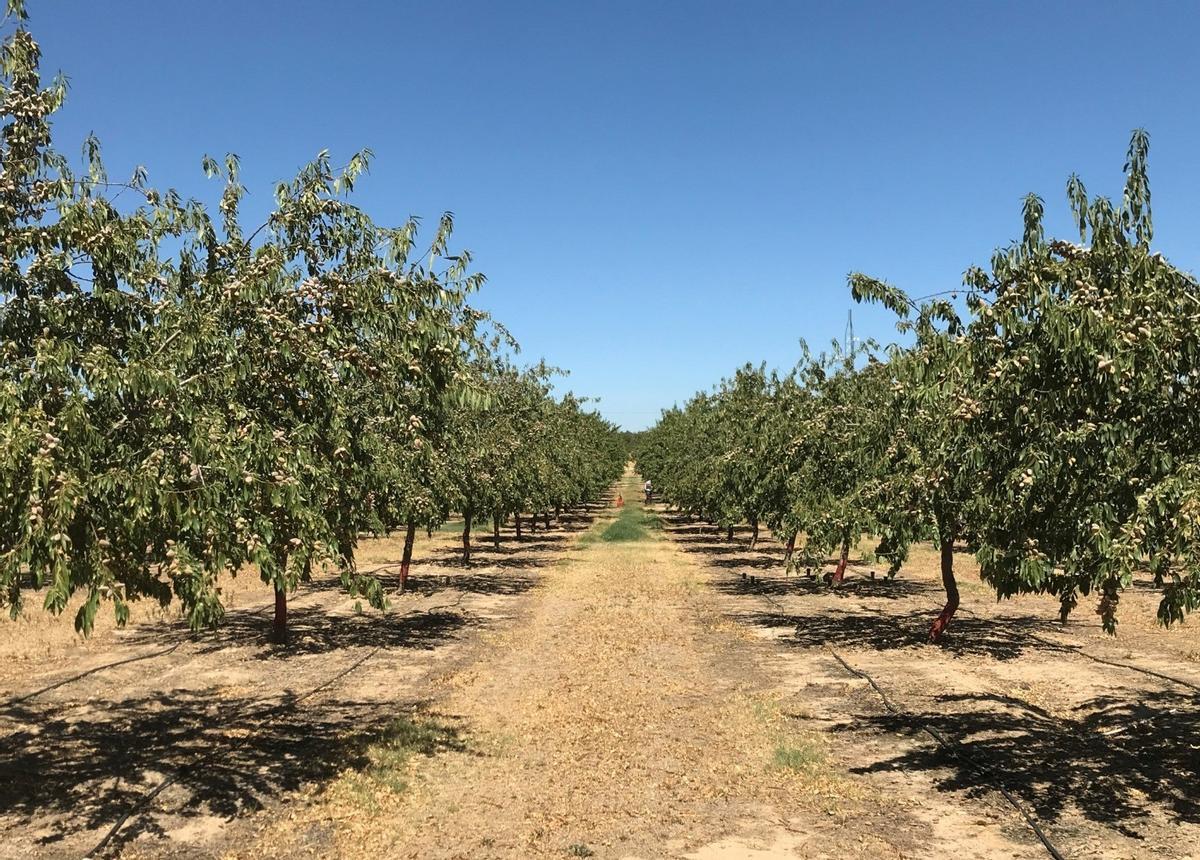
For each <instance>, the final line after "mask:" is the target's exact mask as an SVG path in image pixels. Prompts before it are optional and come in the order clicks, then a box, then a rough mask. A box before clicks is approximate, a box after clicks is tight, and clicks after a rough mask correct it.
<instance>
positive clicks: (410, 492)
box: [0, 2, 624, 632]
mask: <svg viewBox="0 0 1200 860" xmlns="http://www.w3.org/2000/svg"><path fill="white" fill-rule="evenodd" d="M9 5H10V11H13V12H15V13H16V14H17V16H18V18H21V19H23V14H22V10H21V8H20V5H21V4H20V3H13V2H10V4H9ZM0 64H2V68H0V73H2V80H0V99H2V104H0V112H2V113H3V121H2V125H3V130H2V132H0V134H2V139H0V297H2V298H0V302H2V303H0V349H2V350H3V352H2V354H0V367H2V373H0V594H2V595H3V597H2V599H3V601H4V602H5V603H6V604H7V606H8V608H9V609H10V610H11V612H12V614H13V615H14V616H15V615H16V614H18V613H19V612H20V611H21V608H22V598H23V594H24V593H25V591H26V590H27V589H28V588H30V587H33V588H38V589H43V590H44V593H45V605H46V607H47V608H48V609H50V610H52V611H58V612H61V611H62V610H63V609H64V608H65V607H66V606H67V604H68V602H69V601H70V600H71V599H72V596H73V595H75V594H77V593H82V594H84V595H86V598H85V599H84V601H83V603H82V607H81V608H80V609H79V611H78V613H77V615H76V618H75V624H76V626H77V628H78V629H80V630H81V631H85V632H86V631H89V630H90V629H91V627H92V624H93V619H94V617H95V614H96V612H97V610H98V608H99V606H100V604H101V603H102V602H104V601H110V602H111V603H112V605H113V606H114V607H115V611H116V615H117V619H118V621H119V622H122V623H123V621H124V620H125V619H126V618H127V617H128V602H129V601H130V600H133V599H135V598H139V597H150V598H154V599H157V600H159V601H161V602H163V603H164V604H165V603H167V602H169V601H171V600H172V598H175V599H177V600H178V601H180V603H181V605H182V607H183V610H184V612H185V613H186V616H187V618H188V619H189V621H190V623H191V624H192V625H193V626H196V627H199V626H203V625H211V624H215V623H217V622H218V621H219V620H220V619H221V617H222V614H223V609H222V605H221V602H220V593H219V589H218V580H219V578H220V577H221V576H222V575H228V574H236V573H237V572H238V571H239V570H245V569H248V568H251V567H252V568H253V569H256V570H257V572H258V574H259V575H260V576H261V577H262V579H263V580H264V581H265V582H267V583H269V584H271V585H273V586H274V589H275V594H276V625H277V627H278V628H279V630H280V632H282V629H283V625H284V624H285V623H286V610H287V606H286V599H287V594H288V593H289V592H291V591H292V590H294V589H295V588H296V587H297V584H298V583H299V582H301V581H303V580H305V579H307V578H309V577H310V576H312V575H314V573H317V572H320V571H336V572H337V573H339V574H340V576H341V578H342V581H343V583H344V584H345V586H346V588H347V589H348V590H349V591H350V592H351V593H352V594H354V595H362V596H364V597H366V598H367V599H368V600H369V602H370V603H371V604H373V605H375V606H382V605H383V602H384V595H383V590H382V587H381V585H380V583H379V581H378V580H377V579H376V578H375V577H374V576H371V575H368V574H364V573H362V572H360V571H359V570H358V568H357V567H356V565H355V549H356V546H357V545H358V542H359V540H360V537H361V536H362V535H364V534H370V533H381V532H388V531H391V530H393V529H403V530H405V531H406V532H407V536H408V540H407V541H406V546H405V554H404V558H403V563H402V570H401V582H403V580H404V578H405V577H406V575H407V572H408V564H409V561H410V559H411V552H412V538H413V535H414V532H415V530H416V529H417V528H431V527H435V526H437V525H438V524H439V523H440V522H442V521H443V520H445V519H446V518H447V517H448V516H449V514H450V512H451V511H455V512H459V513H462V514H463V515H465V518H466V520H467V528H466V530H465V534H464V548H465V552H466V553H467V554H468V555H469V551H470V525H471V521H472V519H473V518H480V517H484V516H487V517H489V518H492V519H493V520H494V521H495V523H497V524H498V523H499V522H500V521H501V520H503V519H505V518H506V517H508V516H510V515H516V516H518V517H519V516H520V514H521V513H522V512H530V513H538V512H547V511H553V510H555V509H562V508H567V507H570V506H574V505H577V504H579V503H581V502H584V501H587V500H591V499H594V498H596V497H597V496H598V494H599V493H600V492H601V491H602V490H603V489H604V488H605V487H606V486H608V485H609V484H610V483H611V481H613V480H614V479H615V478H616V477H617V476H618V475H619V474H620V471H621V469H622V467H623V463H624V449H623V446H622V444H621V443H620V440H619V437H618V434H617V432H616V430H615V428H614V427H612V426H611V425H609V424H607V423H606V422H604V421H603V420H602V419H601V418H600V417H599V416H598V415H596V414H595V413H594V412H590V411H587V410H586V409H585V406H584V403H583V402H582V401H580V400H578V399H576V398H574V397H571V396H567V397H565V398H555V397H554V396H553V395H552V393H551V387H550V383H549V378H550V373H549V371H548V370H547V369H546V368H545V367H536V368H532V369H529V370H524V371H521V370H518V369H516V368H515V367H513V366H512V365H511V364H510V360H509V359H508V358H507V357H506V356H508V355H510V354H511V353H512V351H513V348H514V347H515V344H513V343H512V341H511V340H510V339H509V338H508V336H507V335H506V333H505V331H504V329H503V328H502V327H501V326H499V325H498V324H496V323H494V322H493V321H491V320H490V319H489V318H488V317H487V316H486V315H485V314H483V313H481V312H479V311H477V310H475V309H473V308H472V307H471V306H470V305H469V304H468V303H467V300H468V296H469V295H470V294H471V293H472V292H473V291H474V290H476V289H477V288H478V287H479V286H480V284H481V283H482V280H483V278H482V276H481V275H479V274H475V273H473V272H472V271H471V258H470V255H469V254H467V253H465V252H458V253H452V251H451V250H450V244H449V243H450V238H451V227H452V222H451V218H450V217H449V216H448V215H447V216H444V217H443V218H442V219H441V221H440V223H439V224H438V225H437V228H436V229H435V230H434V231H433V235H432V238H431V241H430V242H429V244H428V246H427V247H420V248H419V247H418V245H417V241H418V230H417V228H418V224H417V221H416V220H415V219H414V220H410V221H409V222H407V223H405V224H403V225H401V226H400V227H384V226H381V225H379V224H376V223H375V222H374V221H373V220H371V218H370V217H369V216H368V215H367V214H366V213H365V212H363V211H362V210H361V209H359V208H358V207H357V206H355V205H354V204H353V203H352V202H351V199H350V192H351V191H352V190H353V188H354V186H355V183H356V181H357V180H358V179H359V177H360V176H361V175H362V174H363V172H364V171H365V170H366V168H367V164H368V158H369V153H362V154H359V155H357V156H355V157H354V158H352V159H351V160H350V161H349V163H348V164H347V165H345V166H344V167H340V168H335V167H334V166H333V165H332V164H331V162H330V159H329V158H328V157H327V156H326V155H324V154H322V155H321V156H319V157H318V158H317V160H316V161H314V162H313V163H312V164H310V165H308V166H307V167H305V168H304V169H303V170H302V171H300V173H299V175H298V176H297V177H296V178H295V179H294V180H292V181H290V182H286V183H283V184H281V185H279V187H278V188H277V189H276V191H275V197H274V205H273V211H271V212H270V214H269V215H268V216H267V217H266V218H265V219H263V220H262V223H260V224H257V225H256V226H254V227H253V228H250V229H248V228H247V227H246V226H245V225H244V224H243V219H242V217H241V215H240V209H241V203H242V199H243V195H244V189H243V187H242V185H241V184H240V182H239V173H238V162H237V159H236V158H234V157H229V158H227V159H226V160H225V162H224V163H221V164H219V163H217V162H215V161H213V160H212V159H205V162H204V168H205V171H206V172H207V173H208V175H209V176H210V177H216V178H218V179H219V180H220V181H221V182H222V186H221V187H222V193H221V196H220V201H219V204H217V205H215V207H208V206H205V205H203V204H202V203H200V202H196V201H193V200H185V199H183V198H181V196H180V195H178V194H177V193H175V192H173V191H171V192H164V193H160V192H159V191H156V190H155V189H153V188H151V187H149V186H148V185H147V183H146V180H145V176H144V174H143V173H142V172H141V171H139V172H138V173H137V175H135V176H134V177H133V179H132V180H131V181H129V182H127V183H120V182H112V181H109V179H108V177H107V176H106V174H105V170H104V166H103V164H102V162H101V159H100V156H99V148H98V146H97V145H96V144H95V142H94V141H93V140H89V141H87V143H86V144H85V147H84V161H85V164H84V165H83V168H82V169H80V170H78V171H73V170H72V169H71V167H70V166H69V163H68V160H67V159H65V158H64V157H63V156H62V155H60V154H59V153H58V152H57V151H56V150H55V149H54V147H53V146H52V142H51V124H50V119H51V117H52V115H53V114H54V112H55V111H56V110H57V109H58V108H59V107H60V105H61V104H62V102H63V98H64V93H65V83H64V82H63V81H61V80H56V81H54V82H53V83H51V84H50V85H48V86H44V85H43V84H42V82H41V79H40V76H39V50H38V46H37V44H36V42H35V41H34V39H33V38H32V37H31V35H30V34H29V32H28V31H27V30H26V29H25V28H24V25H23V23H21V24H20V26H19V27H18V28H17V29H16V31H15V32H14V33H13V34H12V35H10V36H9V38H7V40H6V41H5V42H4V44H3V48H2V56H0Z"/></svg>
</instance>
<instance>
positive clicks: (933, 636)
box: [929, 537, 958, 642]
mask: <svg viewBox="0 0 1200 860" xmlns="http://www.w3.org/2000/svg"><path fill="white" fill-rule="evenodd" d="M941 557H942V558H941V560H942V588H944V589H945V590H946V605H945V606H944V607H943V608H942V611H941V612H940V613H939V614H938V617H937V618H935V619H934V621H933V624H932V626H930V628H929V641H930V642H937V641H939V640H940V639H941V638H942V634H943V633H945V632H946V628H947V627H948V626H950V619H951V618H953V617H954V613H955V611H956V610H957V609H958V582H957V581H956V580H955V578H954V540H953V538H951V537H943V538H942V546H941Z"/></svg>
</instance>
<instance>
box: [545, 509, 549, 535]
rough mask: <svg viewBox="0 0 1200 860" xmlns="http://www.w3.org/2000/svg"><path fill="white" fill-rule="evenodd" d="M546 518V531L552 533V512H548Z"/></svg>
mask: <svg viewBox="0 0 1200 860" xmlns="http://www.w3.org/2000/svg"><path fill="white" fill-rule="evenodd" d="M544 516H545V518H546V531H550V512H549V511H546V513H545V514H544Z"/></svg>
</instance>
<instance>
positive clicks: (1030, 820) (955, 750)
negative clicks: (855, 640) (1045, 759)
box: [825, 645, 1064, 860]
mask: <svg viewBox="0 0 1200 860" xmlns="http://www.w3.org/2000/svg"><path fill="white" fill-rule="evenodd" d="M825 648H826V649H827V650H828V651H829V653H830V654H831V655H832V656H833V659H835V660H837V661H838V663H840V664H841V665H842V667H843V668H844V669H845V670H846V671H847V672H849V673H850V674H852V675H856V676H858V677H859V678H862V679H863V680H864V681H866V682H867V683H868V684H870V685H871V688H872V689H873V690H874V691H875V692H876V693H877V694H878V695H879V698H880V700H881V701H882V702H883V706H884V707H885V708H887V709H888V710H889V711H890V712H891V713H893V714H895V715H896V716H898V717H903V718H904V719H906V720H907V721H909V722H913V723H917V724H918V725H919V726H920V727H921V730H922V731H923V732H925V733H926V734H927V735H929V736H930V737H931V738H933V739H934V740H935V741H937V742H938V743H939V744H940V745H941V746H942V747H943V748H944V749H946V750H948V751H950V752H951V754H953V755H954V756H956V757H957V758H959V759H960V760H961V761H963V762H964V763H966V764H968V765H970V766H971V767H973V768H975V770H976V772H977V773H978V774H980V775H981V776H985V777H986V776H990V777H991V778H992V783H993V785H995V787H996V788H997V790H999V792H1000V794H1001V795H1003V797H1004V799H1005V800H1007V801H1008V802H1009V804H1010V805H1011V806H1012V808H1013V809H1015V810H1016V811H1017V813H1018V814H1019V815H1020V816H1021V817H1022V818H1023V819H1025V823H1026V824H1028V825H1029V827H1030V829H1032V830H1033V832H1034V833H1035V834H1037V838H1038V839H1039V840H1041V843H1042V845H1044V846H1045V848H1046V850H1047V851H1048V852H1049V853H1050V856H1051V857H1053V858H1054V860H1064V858H1063V856H1062V854H1061V853H1060V852H1059V850H1058V849H1057V848H1055V847H1054V843H1053V842H1051V841H1050V837H1049V836H1047V835H1046V833H1045V832H1044V831H1043V830H1042V828H1041V827H1040V826H1039V825H1038V823H1037V821H1036V820H1035V819H1034V817H1033V816H1032V815H1030V814H1029V812H1028V810H1026V809H1025V807H1024V806H1023V805H1022V804H1021V802H1020V801H1019V800H1017V798H1016V797H1014V796H1013V794H1012V792H1010V791H1009V790H1008V789H1007V788H1005V787H1004V785H1003V784H1002V783H1001V782H1000V781H999V780H998V779H996V775H995V773H994V772H993V771H991V769H990V768H988V767H986V766H984V765H980V764H979V762H977V761H974V760H973V759H971V758H970V757H969V756H967V755H966V754H965V753H964V751H963V748H962V745H961V744H959V743H958V742H956V741H953V740H951V739H950V738H948V737H946V735H944V734H943V733H942V732H941V731H939V730H938V729H936V728H934V727H933V726H931V725H929V724H928V723H925V722H923V721H918V720H917V719H916V717H915V716H913V715H912V714H910V713H909V712H907V711H905V710H904V709H903V708H901V707H899V706H897V705H896V704H895V702H893V701H892V700H891V698H889V697H888V694H887V693H885V692H884V691H883V689H882V688H881V687H880V686H879V685H878V684H877V683H875V679H874V678H872V677H871V676H870V675H868V674H867V673H866V672H864V671H862V670H861V669H856V668H854V667H853V666H851V665H850V664H849V663H847V662H846V661H845V660H843V659H842V656H841V655H840V654H838V653H837V652H836V651H834V650H833V648H831V647H830V646H829V645H826V646H825Z"/></svg>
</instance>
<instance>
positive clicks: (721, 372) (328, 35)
mask: <svg viewBox="0 0 1200 860" xmlns="http://www.w3.org/2000/svg"><path fill="white" fill-rule="evenodd" d="M30 12H31V16H32V22H31V27H32V29H33V31H34V33H35V36H37V37H38V38H39V39H40V41H41V42H42V45H43V49H44V53H45V59H46V65H47V67H48V68H49V69H51V70H53V69H62V70H63V71H65V72H66V73H67V74H68V76H69V77H70V79H71V95H70V99H69V102H68V106H67V108H66V109H65V111H64V112H63V113H62V115H61V117H60V119H59V121H58V124H57V136H58V141H59V145H60V147H61V148H63V149H64V150H65V151H67V152H68V153H74V152H77V151H78V148H77V147H78V144H79V142H80V141H81V140H82V137H83V136H84V135H85V134H86V133H87V132H88V131H94V132H95V133H96V134H97V135H98V136H99V137H100V139H101V141H102V143H103V145H104V153H105V158H106V161H107V162H108V165H109V169H110V174H112V175H124V174H127V173H128V172H129V171H131V170H132V168H133V166H134V165H135V164H139V163H140V164H144V165H145V166H146V167H147V168H148V169H149V171H150V177H151V180H152V182H154V183H155V184H157V185H159V186H164V187H165V186H174V187H177V188H179V189H180V191H182V192H183V193H185V194H188V195H199V194H203V193H205V184H204V179H203V177H202V174H201V172H200V168H199V165H200V158H201V156H202V155H203V154H204V153H211V154H213V155H217V156H219V155H222V154H224V153H225V152H229V151H232V152H236V153H238V154H239V155H240V156H241V157H242V163H243V167H244V174H245V180H246V182H247V184H248V185H249V186H250V188H251V192H252V197H251V200H250V203H249V213H250V214H253V213H254V212H255V211H256V209H255V207H258V210H257V211H265V207H266V206H267V205H268V203H269V200H270V194H271V187H272V183H273V182H274V181H275V180H278V179H283V178H286V177H287V176H289V175H290V174H291V173H292V172H293V171H294V169H295V168H296V167H298V166H299V165H300V164H301V163H302V162H304V161H306V160H308V159H309V158H311V157H312V156H313V155H314V154H315V153H316V152H317V151H318V150H320V149H322V148H328V149H330V150H331V152H332V153H333V155H334V156H335V157H336V158H341V157H348V156H349V155H350V154H351V153H352V152H354V151H356V150H357V149H359V148H361V147H370V148H372V149H373V150H374V151H375V153H376V161H375V163H374V167H373V169H372V172H371V175H370V176H369V177H368V178H367V180H366V181H365V183H364V184H363V185H362V186H361V195H360V197H359V200H360V202H361V203H363V204H364V205H365V207H366V208H367V209H368V211H370V212H371V213H372V214H373V215H374V216H375V218H376V220H379V221H384V222H398V221H400V220H401V219H402V218H404V217H405V216H407V215H408V214H409V213H417V214H422V215H424V216H425V217H426V218H427V220H428V221H429V222H430V223H431V225H432V223H433V222H435V221H436V217H437V215H438V214H439V213H440V212H441V211H442V210H443V209H450V210H453V211H454V212H455V213H456V216H457V223H458V233H457V236H458V239H459V242H460V243H461V245H463V246H466V247H469V248H470V249H471V250H472V251H474V252H475V254H476V259H477V261H478V264H479V268H480V269H481V270H482V271H484V272H485V273H486V274H487V275H488V277H489V279H490V283H489V285H488V287H487V288H486V290H485V292H484V293H483V294H482V295H481V296H480V298H479V304H481V305H482V306H484V307H487V308H488V309H490V310H492V311H494V312H495V313H496V314H497V315H498V316H499V318H500V319H501V320H503V321H504V322H506V323H507V324H508V325H509V326H510V328H511V329H512V330H513V332H514V333H515V334H516V335H517V337H518V339H519V340H520V341H521V343H522V346H523V349H524V357H525V358H526V359H528V360H531V361H532V360H536V359H537V358H539V357H543V356H544V357H545V358H546V359H547V360H548V361H549V362H551V363H553V364H556V365H559V366H561V367H565V368H569V369H570V370H571V371H572V375H571V377H570V379H569V381H568V384H569V386H570V387H571V388H573V389H575V390H576V391H578V392H580V393H583V394H590V395H595V396H598V397H600V398H601V407H600V408H601V411H602V412H604V414H606V415H607V416H608V417H610V418H611V419H613V420H615V421H617V422H618V423H620V424H622V425H624V426H626V427H628V428H630V429H637V428H640V427H643V426H646V425H647V424H650V423H653V421H654V420H655V419H656V417H657V415H658V411H659V410H660V409H661V408H662V407H664V406H669V405H671V404H672V403H674V402H676V401H682V400H684V399H686V397H688V396H689V395H690V394H691V393H692V392H693V391H694V390H696V389H697V388H703V387H708V386H709V385H710V384H712V383H713V382H715V381H716V380H717V379H719V378H720V377H722V376H725V375H727V374H728V373H730V372H731V371H732V370H733V368H734V367H736V366H737V365H739V364H741V363H743V362H745V361H748V360H752V361H756V362H757V361H760V360H765V361H767V362H768V363H770V364H771V365H776V366H790V365H791V364H792V363H793V362H794V360H795V359H796V357H797V353H798V348H797V342H798V340H799V339H800V338H801V337H803V338H807V339H808V340H810V342H815V343H819V344H822V345H823V344H825V343H827V342H828V340H829V338H831V337H840V336H841V335H842V332H843V330H844V328H845V323H846V313H847V310H848V309H849V307H850V304H851V303H850V300H849V297H848V293H847V291H846V287H845V276H846V274H847V273H848V272H849V271H851V270H862V271H865V272H868V273H870V274H874V275H877V276H882V277H886V278H887V279H889V280H891V281H893V282H894V283H896V284H898V285H900V286H901V287H904V288H906V289H908V290H910V291H912V292H915V293H922V292H932V291H935V290H940V289H945V288H950V287H953V286H956V285H957V284H958V283H959V280H960V277H961V274H962V272H963V270H964V269H965V268H966V267H967V266H968V265H970V264H972V263H986V262H987V260H988V258H989V256H990V254H991V251H992V249H993V248H994V247H995V246H997V245H999V244H1003V243H1005V242H1007V241H1008V240H1010V239H1012V238H1015V237H1016V235H1017V234H1018V232H1019V230H1020V214H1019V207H1020V199H1021V196H1022V195H1023V194H1024V193H1025V192H1027V191H1037V192H1039V193H1041V194H1042V195H1043V197H1045V198H1046V201H1047V209H1048V212H1049V214H1050V216H1051V225H1052V226H1053V227H1055V228H1056V231H1057V232H1058V233H1060V234H1062V235H1069V232H1070V231H1069V225H1068V221H1067V218H1066V217H1065V213H1066V206H1065V200H1064V194H1063V187H1064V184H1065V181H1066V178H1067V176H1068V174H1069V173H1070V172H1071V171H1073V170H1075V171H1078V172H1079V173H1080V174H1081V175H1082V177H1083V179H1084V181H1085V183H1086V184H1087V187H1088V189H1089V191H1092V192H1103V193H1107V194H1119V191H1120V182H1121V175H1120V169H1121V165H1122V160H1123V157H1124V154H1125V147H1126V144H1127V142H1128V137H1129V132H1130V130H1131V129H1132V128H1134V127H1135V126H1144V127H1146V128H1147V129H1149V131H1150V134H1151V153H1150V167H1151V182H1152V189H1153V194H1154V215H1155V225H1156V228H1157V235H1156V244H1157V245H1158V246H1159V247H1160V248H1161V249H1162V250H1163V251H1164V252H1165V253H1166V254H1167V255H1168V256H1169V257H1171V258H1172V259H1174V260H1175V261H1176V262H1177V263H1178V264H1180V265H1183V266H1185V267H1188V268H1192V269H1194V268H1196V264H1197V259H1198V252H1197V239H1198V238H1200V207H1198V206H1197V200H1200V114H1198V112H1197V107H1196V106H1197V95H1198V93H1200V62H1198V61H1197V60H1196V48H1197V45H1200V10H1198V7H1197V6H1196V5H1195V4H1188V3H1147V4H1134V3H1120V4H1118V3H1112V2H1091V3H1083V2H1072V3H1054V2H1036V3H1003V4H1002V3H994V4H984V3H976V2H951V3H938V4H928V3H920V4H917V3H826V4H801V3H765V2H749V3H737V4H733V3H717V2H670V3H668V2H646V0H642V2H622V3H592V4H588V3H582V2H563V0H547V2H540V3H515V2H514V3H508V2H504V3H497V2H425V3H421V4H414V3H403V2H384V0H336V2H332V0H329V1H328V2H321V3H318V2H299V0H292V1H291V2H284V0H240V2H233V0H208V2H203V3H200V2H192V3H182V2H166V0H108V2H95V0H30ZM854 313H855V329H856V333H857V334H860V335H874V336H876V337H881V338H891V337H892V333H893V330H892V327H891V324H890V322H889V321H888V319H887V317H886V315H885V314H884V313H883V312H880V311H873V310H870V309H857V310H855V312H854Z"/></svg>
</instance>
